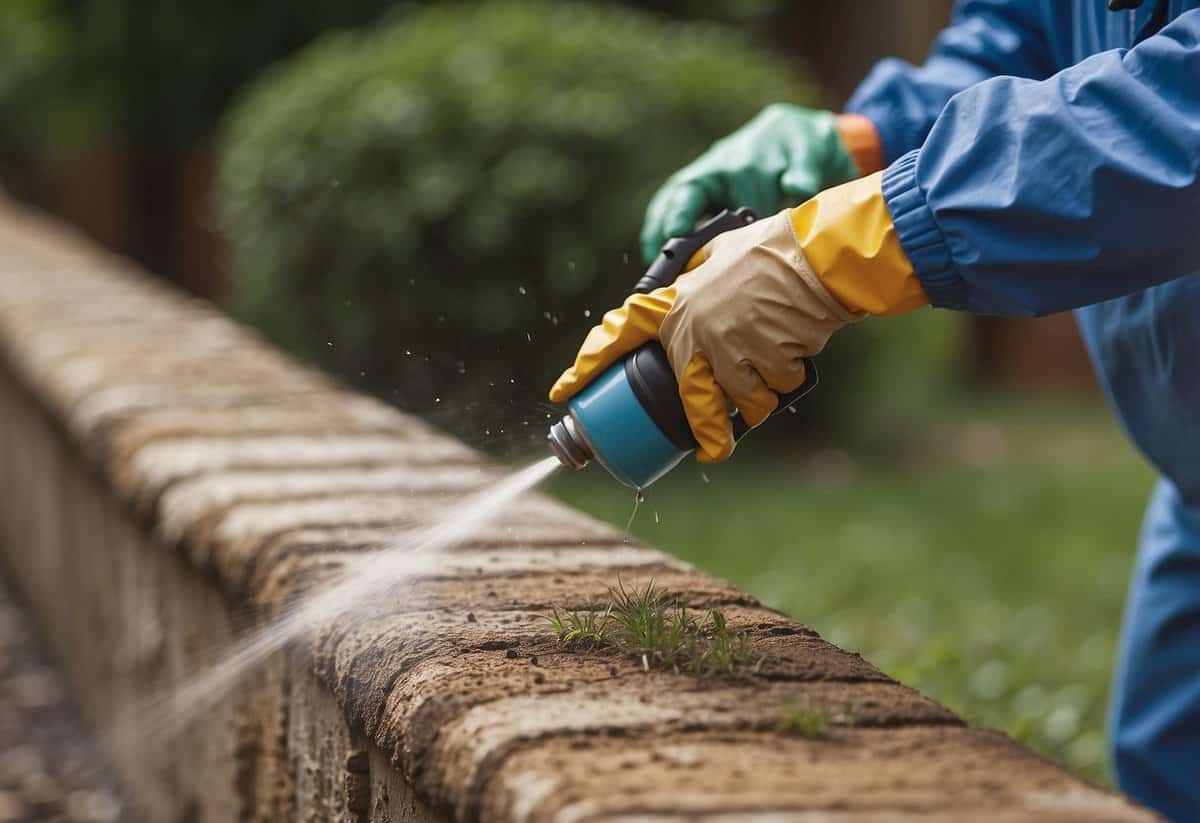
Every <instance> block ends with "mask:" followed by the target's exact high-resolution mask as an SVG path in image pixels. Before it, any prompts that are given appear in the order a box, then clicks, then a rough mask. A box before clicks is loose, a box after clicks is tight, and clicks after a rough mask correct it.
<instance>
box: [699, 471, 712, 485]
mask: <svg viewBox="0 0 1200 823" xmlns="http://www.w3.org/2000/svg"><path fill="white" fill-rule="evenodd" d="M700 479H701V480H703V481H704V482H705V483H711V482H712V481H711V480H709V479H708V474H707V473H705V472H700Z"/></svg>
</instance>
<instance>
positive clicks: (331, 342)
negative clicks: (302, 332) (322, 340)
mask: <svg viewBox="0 0 1200 823" xmlns="http://www.w3.org/2000/svg"><path fill="white" fill-rule="evenodd" d="M325 345H326V346H332V345H333V341H332V340H330V341H329V342H328V343H326V344H325Z"/></svg>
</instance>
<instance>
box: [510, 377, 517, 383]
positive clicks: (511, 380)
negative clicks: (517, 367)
mask: <svg viewBox="0 0 1200 823" xmlns="http://www.w3.org/2000/svg"><path fill="white" fill-rule="evenodd" d="M508 382H509V383H516V382H517V378H515V377H510V378H508Z"/></svg>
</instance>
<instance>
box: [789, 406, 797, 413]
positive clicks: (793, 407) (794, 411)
mask: <svg viewBox="0 0 1200 823" xmlns="http://www.w3.org/2000/svg"><path fill="white" fill-rule="evenodd" d="M787 410H788V414H795V413H796V411H797V410H796V407H795V406H788V407H787Z"/></svg>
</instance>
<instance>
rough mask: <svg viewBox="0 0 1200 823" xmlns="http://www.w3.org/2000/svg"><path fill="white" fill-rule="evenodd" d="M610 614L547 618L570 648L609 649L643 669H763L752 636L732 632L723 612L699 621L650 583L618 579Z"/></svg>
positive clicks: (704, 673) (699, 672) (705, 672)
mask: <svg viewBox="0 0 1200 823" xmlns="http://www.w3.org/2000/svg"><path fill="white" fill-rule="evenodd" d="M608 601H609V602H608V603H607V604H606V605H605V607H604V609H603V610H602V611H601V610H591V611H582V612H567V613H566V614H565V615H564V614H562V613H560V612H559V610H558V609H557V608H556V609H554V610H553V611H552V612H551V613H550V614H548V615H544V618H545V619H546V620H547V621H549V623H550V626H551V628H552V629H553V630H554V633H555V634H556V635H558V639H559V640H560V641H562V642H563V643H564V644H567V645H573V646H587V647H593V648H594V647H608V648H612V649H615V650H616V651H618V652H620V653H622V654H626V655H629V656H631V657H634V658H636V659H638V660H640V661H641V664H642V668H643V669H645V670H646V671H649V670H650V669H652V668H666V669H672V670H673V671H675V672H687V673H688V674H691V675H694V676H696V677H708V676H713V675H722V674H733V673H734V672H735V671H737V670H739V669H742V668H747V667H750V666H755V667H756V666H757V665H758V664H759V663H761V662H762V661H761V660H757V661H756V660H755V658H754V654H753V650H752V648H751V646H750V638H749V637H748V636H747V634H746V632H735V631H733V630H732V629H730V628H729V624H728V623H727V621H726V620H725V615H724V613H723V612H721V610H720V609H709V610H708V612H707V613H706V614H705V616H704V618H703V619H697V618H696V616H695V615H694V614H693V613H691V612H689V611H688V609H687V607H686V606H685V605H683V604H682V603H680V602H678V601H677V600H676V599H675V598H673V597H672V596H670V595H669V594H668V593H667V592H665V591H663V590H662V589H660V588H658V587H657V586H656V585H655V583H654V581H653V580H650V581H649V582H648V583H647V584H646V586H645V588H642V589H638V588H637V587H629V588H626V587H625V584H624V583H622V582H621V580H620V579H619V578H618V580H617V585H616V586H614V587H610V588H609V590H608Z"/></svg>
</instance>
